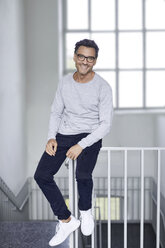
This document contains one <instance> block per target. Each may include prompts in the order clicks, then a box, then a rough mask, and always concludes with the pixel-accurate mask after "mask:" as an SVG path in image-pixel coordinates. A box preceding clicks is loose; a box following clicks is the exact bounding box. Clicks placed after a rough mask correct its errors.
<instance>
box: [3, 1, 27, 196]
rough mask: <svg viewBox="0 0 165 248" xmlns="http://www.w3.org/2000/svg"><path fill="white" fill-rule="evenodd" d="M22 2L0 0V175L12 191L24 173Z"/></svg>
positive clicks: (15, 190)
mask: <svg viewBox="0 0 165 248" xmlns="http://www.w3.org/2000/svg"><path fill="white" fill-rule="evenodd" d="M22 3H23V2H22V1H21V0H1V1H0V112H1V120H0V137H1V138H0V161H1V162H0V176H1V177H2V179H3V180H4V181H5V182H6V183H7V184H8V186H9V187H10V188H11V189H12V191H13V192H14V193H15V194H17V193H18V191H19V190H20V187H21V186H22V185H23V183H24V182H25V179H26V174H27V171H26V142H25V125H26V124H25V72H24V30H23V24H24V17H23V5H22Z"/></svg>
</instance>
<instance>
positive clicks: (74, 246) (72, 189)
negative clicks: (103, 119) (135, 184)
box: [69, 147, 165, 248]
mask: <svg viewBox="0 0 165 248" xmlns="http://www.w3.org/2000/svg"><path fill="white" fill-rule="evenodd" d="M101 150H102V151H106V152H107V157H108V166H107V167H108V168H107V170H108V248H111V215H110V213H111V201H110V200H111V180H110V179H111V165H112V164H111V162H112V161H111V155H112V152H114V151H120V152H123V154H124V248H126V247H127V220H128V216H127V206H128V205H127V196H128V195H127V187H128V151H139V152H140V157H141V159H140V167H141V175H140V176H141V198H140V202H141V204H140V209H141V215H140V248H143V247H144V154H145V152H146V151H156V152H157V214H156V248H159V246H160V179H161V153H162V152H163V151H165V148H159V147H145V148H144V147H104V148H102V149H101ZM75 167H76V161H72V160H70V161H69V196H70V208H71V211H72V212H73V214H75V216H78V209H77V186H76V181H75V178H74V177H75V173H74V170H75ZM73 179H74V180H73ZM70 247H71V248H78V232H77V231H76V232H75V233H73V234H72V235H71V236H70ZM91 247H92V248H94V235H92V244H91Z"/></svg>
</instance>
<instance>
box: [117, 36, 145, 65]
mask: <svg viewBox="0 0 165 248" xmlns="http://www.w3.org/2000/svg"><path fill="white" fill-rule="evenodd" d="M119 68H142V35H141V34H139V33H120V35H119Z"/></svg>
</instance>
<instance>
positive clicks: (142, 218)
mask: <svg viewBox="0 0 165 248" xmlns="http://www.w3.org/2000/svg"><path fill="white" fill-rule="evenodd" d="M140 155H141V208H140V209H141V213H140V214H141V217H140V248H143V243H144V150H141V153H140Z"/></svg>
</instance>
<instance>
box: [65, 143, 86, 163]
mask: <svg viewBox="0 0 165 248" xmlns="http://www.w3.org/2000/svg"><path fill="white" fill-rule="evenodd" d="M82 150H83V149H82V147H81V146H79V145H78V144H77V145H74V146H72V147H71V148H70V149H69V150H68V151H67V153H66V156H67V157H68V158H70V159H73V160H76V158H77V157H78V156H79V155H80V153H81V152H82Z"/></svg>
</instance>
